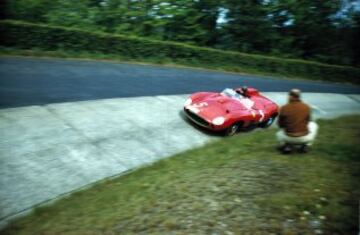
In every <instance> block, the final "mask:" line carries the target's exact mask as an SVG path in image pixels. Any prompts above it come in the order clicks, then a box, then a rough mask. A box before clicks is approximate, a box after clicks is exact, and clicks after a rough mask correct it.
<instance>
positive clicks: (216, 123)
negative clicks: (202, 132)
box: [184, 87, 279, 135]
mask: <svg viewBox="0 0 360 235" xmlns="http://www.w3.org/2000/svg"><path fill="white" fill-rule="evenodd" d="M278 109H279V107H278V105H277V104H275V103H274V102H272V101H271V100H269V99H268V98H266V97H264V96H263V95H261V94H260V93H259V91H258V90H256V89H254V88H250V87H249V88H247V87H241V88H236V89H231V88H226V89H224V90H223V91H222V92H221V93H214V92H197V93H194V94H192V95H191V96H190V97H189V98H188V99H187V100H186V102H185V104H184V111H185V114H186V116H187V117H188V118H189V119H190V120H191V121H193V122H195V123H196V124H198V125H200V126H202V127H205V128H207V129H210V130H214V131H225V133H226V135H234V134H235V133H236V132H237V131H238V130H239V129H240V128H245V127H248V126H250V125H258V126H260V127H263V128H266V127H269V126H270V125H271V124H272V123H273V122H274V120H275V118H276V116H277V115H278Z"/></svg>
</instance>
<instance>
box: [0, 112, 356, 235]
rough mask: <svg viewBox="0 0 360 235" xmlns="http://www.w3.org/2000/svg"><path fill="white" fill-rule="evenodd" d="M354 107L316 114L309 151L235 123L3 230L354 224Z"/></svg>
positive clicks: (311, 229)
mask: <svg viewBox="0 0 360 235" xmlns="http://www.w3.org/2000/svg"><path fill="white" fill-rule="evenodd" d="M358 120H359V116H350V117H343V118H340V119H336V120H329V121H319V124H320V132H319V136H318V139H317V141H316V143H315V146H314V148H313V150H312V151H311V152H310V153H308V154H298V153H295V154H293V155H289V156H285V155H280V154H279V153H278V152H277V151H276V150H275V146H276V141H275V139H274V134H275V131H276V130H274V129H269V130H265V131H253V132H249V133H243V134H240V135H237V136H234V137H231V138H224V139H221V140H217V141H213V142H211V143H209V144H208V145H206V146H204V147H202V148H197V149H194V150H190V151H187V152H184V153H181V154H178V155H176V156H174V157H172V158H169V159H165V160H162V161H160V162H157V163H155V164H154V165H152V166H149V167H145V168H142V169H139V170H136V171H134V172H132V173H130V174H127V175H124V176H121V177H118V178H115V179H111V180H107V181H104V182H101V183H98V184H96V185H94V186H93V187H91V188H89V189H86V190H83V191H80V192H77V193H74V194H73V195H71V196H68V197H66V198H63V199H61V200H59V201H57V202H55V203H54V204H52V205H48V206H44V207H40V208H37V209H35V210H34V212H33V213H32V214H30V215H28V216H26V217H23V218H21V219H18V220H16V221H14V222H13V223H11V224H10V225H9V226H8V227H7V228H6V229H5V230H4V231H2V234H271V233H272V234H315V233H316V232H319V231H320V230H321V232H322V233H323V234H356V231H357V226H358V214H359V211H358V208H359V198H360V158H359V156H360V147H359V140H360V131H359V130H360V124H359V122H358Z"/></svg>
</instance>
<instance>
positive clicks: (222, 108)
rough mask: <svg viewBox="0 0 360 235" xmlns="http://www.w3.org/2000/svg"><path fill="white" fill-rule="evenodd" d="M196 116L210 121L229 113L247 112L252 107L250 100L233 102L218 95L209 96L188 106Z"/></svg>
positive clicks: (233, 100)
mask: <svg viewBox="0 0 360 235" xmlns="http://www.w3.org/2000/svg"><path fill="white" fill-rule="evenodd" d="M190 106H191V108H192V109H193V110H192V111H195V112H196V113H197V114H198V115H200V116H202V117H205V118H207V119H209V120H212V119H214V118H216V117H219V116H225V115H227V114H229V113H231V112H234V111H239V110H244V112H247V111H248V110H249V109H251V107H252V106H253V101H251V100H250V99H244V100H241V101H239V100H235V99H232V98H229V97H226V96H223V95H220V94H214V95H210V96H208V97H206V98H204V99H200V100H196V101H194V102H193V104H192V105H190Z"/></svg>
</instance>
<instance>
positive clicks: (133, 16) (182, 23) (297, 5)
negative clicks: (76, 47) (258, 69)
mask: <svg viewBox="0 0 360 235" xmlns="http://www.w3.org/2000/svg"><path fill="white" fill-rule="evenodd" d="M355 2H356V1H355V0H301V1H297V0H218V1H215V0H182V1H176V0H77V1H72V0H8V1H2V2H1V7H2V12H1V18H5V19H17V20H24V21H30V22H41V23H48V24H53V25H60V26H67V27H76V28H82V29H88V30H96V31H105V32H109V33H118V34H124V35H137V36H142V37H149V38H154V39H159V40H170V41H178V42H186V43H190V44H194V45H199V46H207V47H213V48H221V49H227V50H236V51H239V52H249V53H261V54H268V55H276V56H283V57H292V58H302V59H310V60H318V61H321V62H327V63H335V64H347V65H356V66H359V65H360V58H359V47H358V45H357V43H358V42H359V41H360V40H359V31H360V28H359V24H360V22H359V18H360V17H359V15H360V14H359V7H360V6H359V5H358V6H357V7H356V5H355V4H354V3H355Z"/></svg>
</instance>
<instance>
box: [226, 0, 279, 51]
mask: <svg viewBox="0 0 360 235" xmlns="http://www.w3.org/2000/svg"><path fill="white" fill-rule="evenodd" d="M226 8H227V9H228V15H227V20H228V22H227V24H226V26H225V28H226V33H227V34H228V35H229V39H230V40H231V42H230V43H231V44H230V45H231V48H233V49H236V50H239V51H244V52H268V51H269V50H270V48H271V38H272V34H273V32H272V28H271V24H270V22H269V21H268V18H267V17H268V15H267V11H266V8H265V5H264V4H263V1H262V0H227V1H226Z"/></svg>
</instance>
